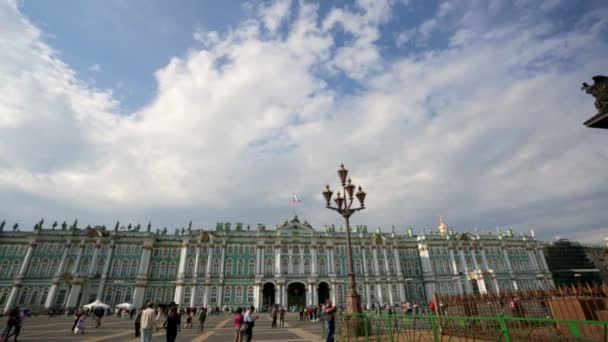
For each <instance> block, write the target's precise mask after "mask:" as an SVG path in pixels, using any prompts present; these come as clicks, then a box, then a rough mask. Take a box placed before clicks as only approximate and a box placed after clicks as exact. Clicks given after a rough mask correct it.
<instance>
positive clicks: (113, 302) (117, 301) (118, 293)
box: [112, 287, 123, 304]
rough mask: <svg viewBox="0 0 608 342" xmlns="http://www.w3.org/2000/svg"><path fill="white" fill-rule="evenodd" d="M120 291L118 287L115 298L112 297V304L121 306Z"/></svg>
mask: <svg viewBox="0 0 608 342" xmlns="http://www.w3.org/2000/svg"><path fill="white" fill-rule="evenodd" d="M122 295H123V293H122V289H121V288H120V287H119V288H117V289H116V296H115V297H114V300H113V301H112V304H122V303H123V301H122Z"/></svg>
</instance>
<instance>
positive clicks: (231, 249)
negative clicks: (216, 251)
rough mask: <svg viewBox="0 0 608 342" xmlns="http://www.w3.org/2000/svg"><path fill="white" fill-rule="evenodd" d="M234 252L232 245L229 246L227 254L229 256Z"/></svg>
mask: <svg viewBox="0 0 608 342" xmlns="http://www.w3.org/2000/svg"><path fill="white" fill-rule="evenodd" d="M232 251H233V248H232V245H230V246H228V251H227V252H226V253H228V255H232Z"/></svg>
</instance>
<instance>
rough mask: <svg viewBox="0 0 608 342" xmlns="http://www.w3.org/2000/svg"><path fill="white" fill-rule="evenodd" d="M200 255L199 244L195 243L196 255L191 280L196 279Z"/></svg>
mask: <svg viewBox="0 0 608 342" xmlns="http://www.w3.org/2000/svg"><path fill="white" fill-rule="evenodd" d="M200 256H201V246H200V245H196V256H195V257H194V273H193V274H192V279H193V280H195V281H196V280H198V269H199V267H198V263H199V260H200Z"/></svg>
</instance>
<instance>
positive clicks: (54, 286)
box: [44, 243, 70, 309]
mask: <svg viewBox="0 0 608 342" xmlns="http://www.w3.org/2000/svg"><path fill="white" fill-rule="evenodd" d="M69 251H70V244H69V243H68V244H66V245H65V246H64V248H63V255H62V256H61V261H60V262H59V267H58V268H57V271H55V274H54V277H53V280H52V281H51V288H50V289H49V294H48V295H47V296H46V301H45V302H44V308H45V309H48V308H50V307H51V306H53V304H54V303H55V297H56V296H57V290H58V289H59V277H60V276H61V275H62V274H63V269H64V268H65V261H66V259H67V257H68V252H69Z"/></svg>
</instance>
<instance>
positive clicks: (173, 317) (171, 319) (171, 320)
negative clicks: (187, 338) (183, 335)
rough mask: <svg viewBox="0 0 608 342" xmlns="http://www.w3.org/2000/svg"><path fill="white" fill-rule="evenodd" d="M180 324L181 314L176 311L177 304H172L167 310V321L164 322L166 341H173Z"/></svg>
mask: <svg viewBox="0 0 608 342" xmlns="http://www.w3.org/2000/svg"><path fill="white" fill-rule="evenodd" d="M180 324H181V316H180V315H179V313H178V312H177V306H173V307H171V309H170V310H169V314H168V315H167V323H166V324H165V329H166V330H167V342H175V339H176V338H177V332H178V331H179V327H180Z"/></svg>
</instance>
